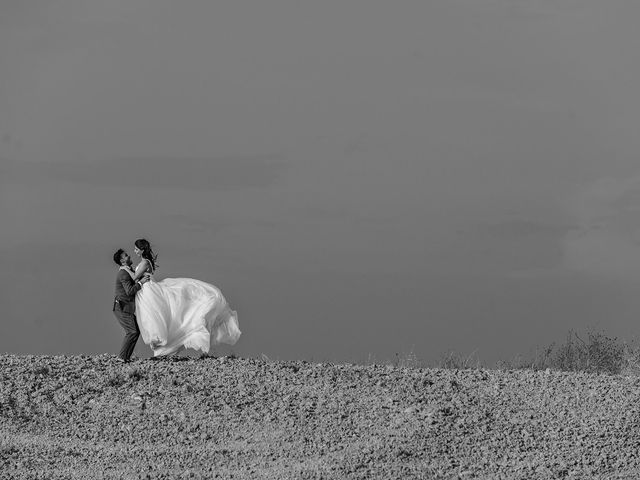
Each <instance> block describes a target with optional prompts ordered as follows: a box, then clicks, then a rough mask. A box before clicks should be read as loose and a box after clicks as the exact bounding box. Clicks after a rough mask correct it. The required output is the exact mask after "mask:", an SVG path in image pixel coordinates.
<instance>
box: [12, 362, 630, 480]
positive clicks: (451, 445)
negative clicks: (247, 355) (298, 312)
mask: <svg viewBox="0 0 640 480" xmlns="http://www.w3.org/2000/svg"><path fill="white" fill-rule="evenodd" d="M0 478H2V479H14V478H15V479H21V478H29V479H31V478H33V479H36V478H39V479H62V478H64V479H92V478H105V479H106V478H127V479H138V478H143V479H144V478H152V479H153V478H163V479H164V478H166V479H169V478H171V479H173V478H196V479H199V478H234V479H242V478H269V479H288V478H296V479H299V478H302V479H305V478H340V479H342V478H379V479H390V478H402V479H407V478H463V479H466V478H483V479H494V478H496V479H497V478H504V479H519V478H521V479H531V478H536V479H538V478H539V479H544V478H580V479H585V478H603V479H604V478H640V378H637V377H632V376H608V375H588V374H581V373H562V372H552V371H546V372H545V371H542V372H534V371H525V370H516V371H500V370H439V369H417V368H399V367H391V366H380V365H366V366H363V365H334V364H327V363H324V364H311V363H307V362H267V361H262V360H256V359H233V358H228V357H221V358H203V359H197V358H190V359H180V358H173V359H163V360H147V359H145V360H138V361H135V362H133V363H130V364H127V365H122V364H119V363H117V362H116V360H115V357H113V356H111V355H99V356H54V357H52V356H17V355H0Z"/></svg>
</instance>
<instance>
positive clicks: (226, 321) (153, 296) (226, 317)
mask: <svg viewBox="0 0 640 480" xmlns="http://www.w3.org/2000/svg"><path fill="white" fill-rule="evenodd" d="M136 317H137V320H138V327H139V328H140V335H141V336H142V340H143V341H144V343H146V344H147V345H149V346H150V347H151V349H152V350H153V356H154V357H158V356H162V355H169V354H171V353H174V352H178V351H180V350H183V349H184V348H191V349H193V350H198V351H201V352H203V353H208V352H209V349H210V348H211V346H212V345H218V344H220V343H226V344H229V345H233V344H235V343H236V342H237V341H238V338H240V334H241V332H240V328H239V326H238V314H237V313H236V312H235V311H233V310H231V308H230V307H229V305H228V304H227V301H226V300H225V298H224V296H223V295H222V292H220V290H219V289H218V288H217V287H215V286H213V285H211V284H209V283H206V282H202V281H200V280H195V279H193V278H165V279H164V280H162V281H160V282H156V281H155V280H153V276H152V277H151V280H149V281H148V282H147V283H145V284H144V285H143V286H142V288H141V289H140V290H139V291H138V293H136Z"/></svg>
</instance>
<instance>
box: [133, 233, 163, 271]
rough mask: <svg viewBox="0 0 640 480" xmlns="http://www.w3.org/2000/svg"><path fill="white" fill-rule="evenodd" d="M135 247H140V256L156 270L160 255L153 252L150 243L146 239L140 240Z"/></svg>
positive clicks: (135, 243)
mask: <svg viewBox="0 0 640 480" xmlns="http://www.w3.org/2000/svg"><path fill="white" fill-rule="evenodd" d="M134 245H135V246H136V247H138V248H139V249H140V250H142V253H141V254H140V256H141V257H142V258H144V259H145V260H147V261H148V262H149V263H150V264H151V267H152V268H153V269H154V270H155V269H156V267H157V266H158V264H157V263H156V259H157V258H158V255H156V254H155V253H153V250H152V249H151V244H150V243H149V241H148V240H145V239H144V238H139V239H138V240H136V241H135V242H134Z"/></svg>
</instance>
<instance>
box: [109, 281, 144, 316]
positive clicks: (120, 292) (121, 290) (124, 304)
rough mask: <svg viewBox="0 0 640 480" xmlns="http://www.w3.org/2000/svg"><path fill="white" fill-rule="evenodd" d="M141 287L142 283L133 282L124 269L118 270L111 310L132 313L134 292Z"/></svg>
mask: <svg viewBox="0 0 640 480" xmlns="http://www.w3.org/2000/svg"><path fill="white" fill-rule="evenodd" d="M141 288H142V285H140V284H139V283H134V282H133V280H132V278H131V275H129V274H128V273H127V272H125V271H124V270H118V276H117V278H116V293H115V298H114V300H113V310H114V311H116V310H120V311H122V312H124V313H131V314H134V313H135V312H136V293H137V292H138V290H140V289H141Z"/></svg>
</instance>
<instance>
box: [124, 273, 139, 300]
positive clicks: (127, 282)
mask: <svg viewBox="0 0 640 480" xmlns="http://www.w3.org/2000/svg"><path fill="white" fill-rule="evenodd" d="M119 276H120V283H121V284H122V288H124V291H125V293H126V294H127V296H129V297H133V296H134V295H135V294H136V293H137V292H138V290H140V289H141V288H142V284H143V283H144V281H142V280H138V281H136V282H135V283H134V281H133V279H132V278H131V275H129V274H128V273H127V272H125V271H124V270H121V271H120V273H119Z"/></svg>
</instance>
